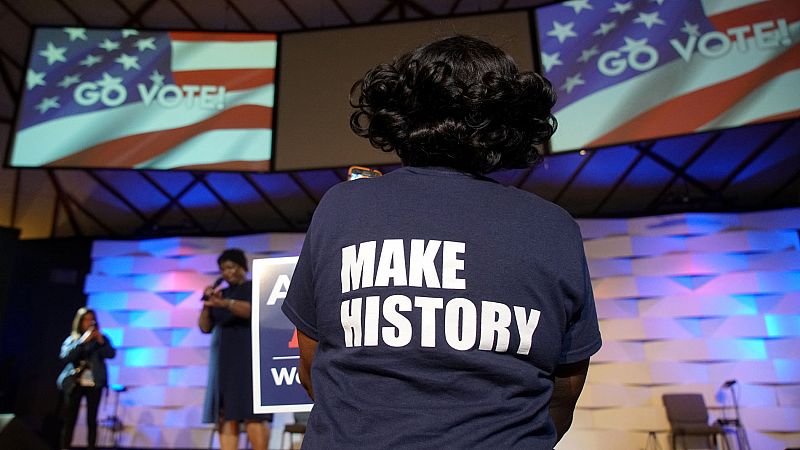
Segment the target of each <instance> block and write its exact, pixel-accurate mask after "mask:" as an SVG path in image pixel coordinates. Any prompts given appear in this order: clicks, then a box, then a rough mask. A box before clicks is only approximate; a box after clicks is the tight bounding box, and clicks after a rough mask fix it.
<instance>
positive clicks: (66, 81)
mask: <svg viewBox="0 0 800 450" xmlns="http://www.w3.org/2000/svg"><path fill="white" fill-rule="evenodd" d="M80 82H81V76H80V75H64V78H62V79H61V81H59V82H58V85H59V86H60V87H62V88H65V89H66V88H68V87H70V86H72V85H73V84H77V83H80Z"/></svg>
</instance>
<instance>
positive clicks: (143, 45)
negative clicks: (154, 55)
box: [133, 37, 156, 52]
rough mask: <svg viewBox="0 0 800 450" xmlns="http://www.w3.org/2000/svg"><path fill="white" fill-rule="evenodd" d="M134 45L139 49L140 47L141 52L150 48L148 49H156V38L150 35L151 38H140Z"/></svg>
mask: <svg viewBox="0 0 800 450" xmlns="http://www.w3.org/2000/svg"><path fill="white" fill-rule="evenodd" d="M133 45H134V46H135V47H136V48H137V49H139V51H140V52H143V51H145V50H148V49H150V50H155V49H156V38H154V37H149V38H145V39H139V40H138V41H136V43H135V44H133Z"/></svg>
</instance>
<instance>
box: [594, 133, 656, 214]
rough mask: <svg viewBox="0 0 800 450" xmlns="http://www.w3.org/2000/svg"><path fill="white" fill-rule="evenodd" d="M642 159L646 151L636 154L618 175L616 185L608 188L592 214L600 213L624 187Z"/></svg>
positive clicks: (651, 145)
mask: <svg viewBox="0 0 800 450" xmlns="http://www.w3.org/2000/svg"><path fill="white" fill-rule="evenodd" d="M653 145H654V144H652V143H651V144H650V148H652V147H653ZM642 159H644V153H641V152H640V153H638V154H637V155H636V158H634V160H633V161H632V162H631V163H630V164H628V167H626V168H625V170H624V171H623V172H622V174H621V175H620V176H619V177H617V179H616V181H614V185H613V186H611V189H609V190H608V192H607V193H606V195H605V196H603V199H602V200H600V202H599V203H598V204H597V207H596V208H595V209H594V210H593V211H592V215H597V214H599V213H600V211H601V210H602V209H603V207H604V206H606V203H608V201H609V200H611V197H612V196H613V195H614V194H615V193H616V192H617V190H619V188H620V187H622V183H624V182H625V180H626V179H628V175H630V173H631V172H633V169H635V168H636V166H637V165H638V164H639V161H641V160H642Z"/></svg>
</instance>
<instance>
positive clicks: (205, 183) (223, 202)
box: [200, 176, 253, 231]
mask: <svg viewBox="0 0 800 450" xmlns="http://www.w3.org/2000/svg"><path fill="white" fill-rule="evenodd" d="M200 183H202V184H203V186H205V187H206V189H208V191H209V192H211V195H213V196H214V198H216V199H217V201H218V202H219V203H220V204H221V205H222V207H223V208H224V209H225V211H228V212H229V213H231V215H232V216H233V218H234V219H236V221H237V222H239V225H241V226H242V227H243V228H244V229H245V231H253V227H251V226H250V224H249V223H247V221H245V220H244V219H243V218H242V216H240V215H239V214H238V213H237V212H236V211H234V209H233V208H231V205H230V204H229V203H228V202H227V201H226V200H225V199H224V198H223V197H222V195H220V193H219V192H217V190H216V189H214V187H213V186H211V183H209V182H208V180H207V179H206V177H205V176H203V177H202V179H201V180H200ZM211 231H219V230H211ZM222 231H226V230H222Z"/></svg>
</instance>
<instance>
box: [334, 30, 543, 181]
mask: <svg viewBox="0 0 800 450" xmlns="http://www.w3.org/2000/svg"><path fill="white" fill-rule="evenodd" d="M555 102H556V94H555V91H554V90H553V88H552V86H551V84H550V82H549V81H548V80H547V79H546V78H544V77H542V76H541V75H539V74H536V73H534V72H520V71H519V69H518V68H517V65H516V64H515V63H514V60H512V59H511V57H510V56H509V55H507V54H506V53H505V52H504V51H503V50H501V49H499V48H497V47H495V46H494V45H492V44H489V43H487V42H485V41H483V40H480V39H478V38H474V37H470V36H461V35H459V36H453V37H449V38H445V39H442V40H439V41H434V42H431V43H429V44H427V45H424V46H422V47H419V48H417V49H415V50H412V51H411V52H408V53H406V54H404V55H402V56H399V57H397V58H396V59H395V60H394V61H393V62H392V63H390V64H380V65H378V66H377V67H375V68H374V69H372V70H370V71H368V72H367V73H366V74H365V75H364V78H363V79H361V80H359V81H357V82H356V83H355V84H354V85H353V88H352V89H351V91H350V103H351V105H352V106H353V107H354V108H357V110H356V111H355V112H353V114H352V115H351V116H350V128H351V129H352V130H353V132H355V133H356V134H357V135H359V136H362V137H366V138H368V139H369V142H370V143H371V144H372V145H373V146H374V147H376V148H379V149H381V150H383V151H385V152H392V151H395V152H397V155H398V156H399V157H400V159H401V160H402V162H403V164H404V165H408V166H446V167H453V168H456V169H459V170H462V171H465V172H470V173H477V174H486V173H490V172H493V171H496V170H500V169H511V168H522V167H531V166H533V165H535V164H537V163H538V162H539V161H540V160H541V158H542V156H541V154H540V153H539V150H538V148H539V146H540V145H541V144H543V143H544V142H546V141H547V140H548V139H550V136H552V135H553V133H554V132H555V130H556V126H557V122H556V119H555V117H553V115H552V114H551V112H550V110H551V109H552V107H553V105H554V104H555Z"/></svg>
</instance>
